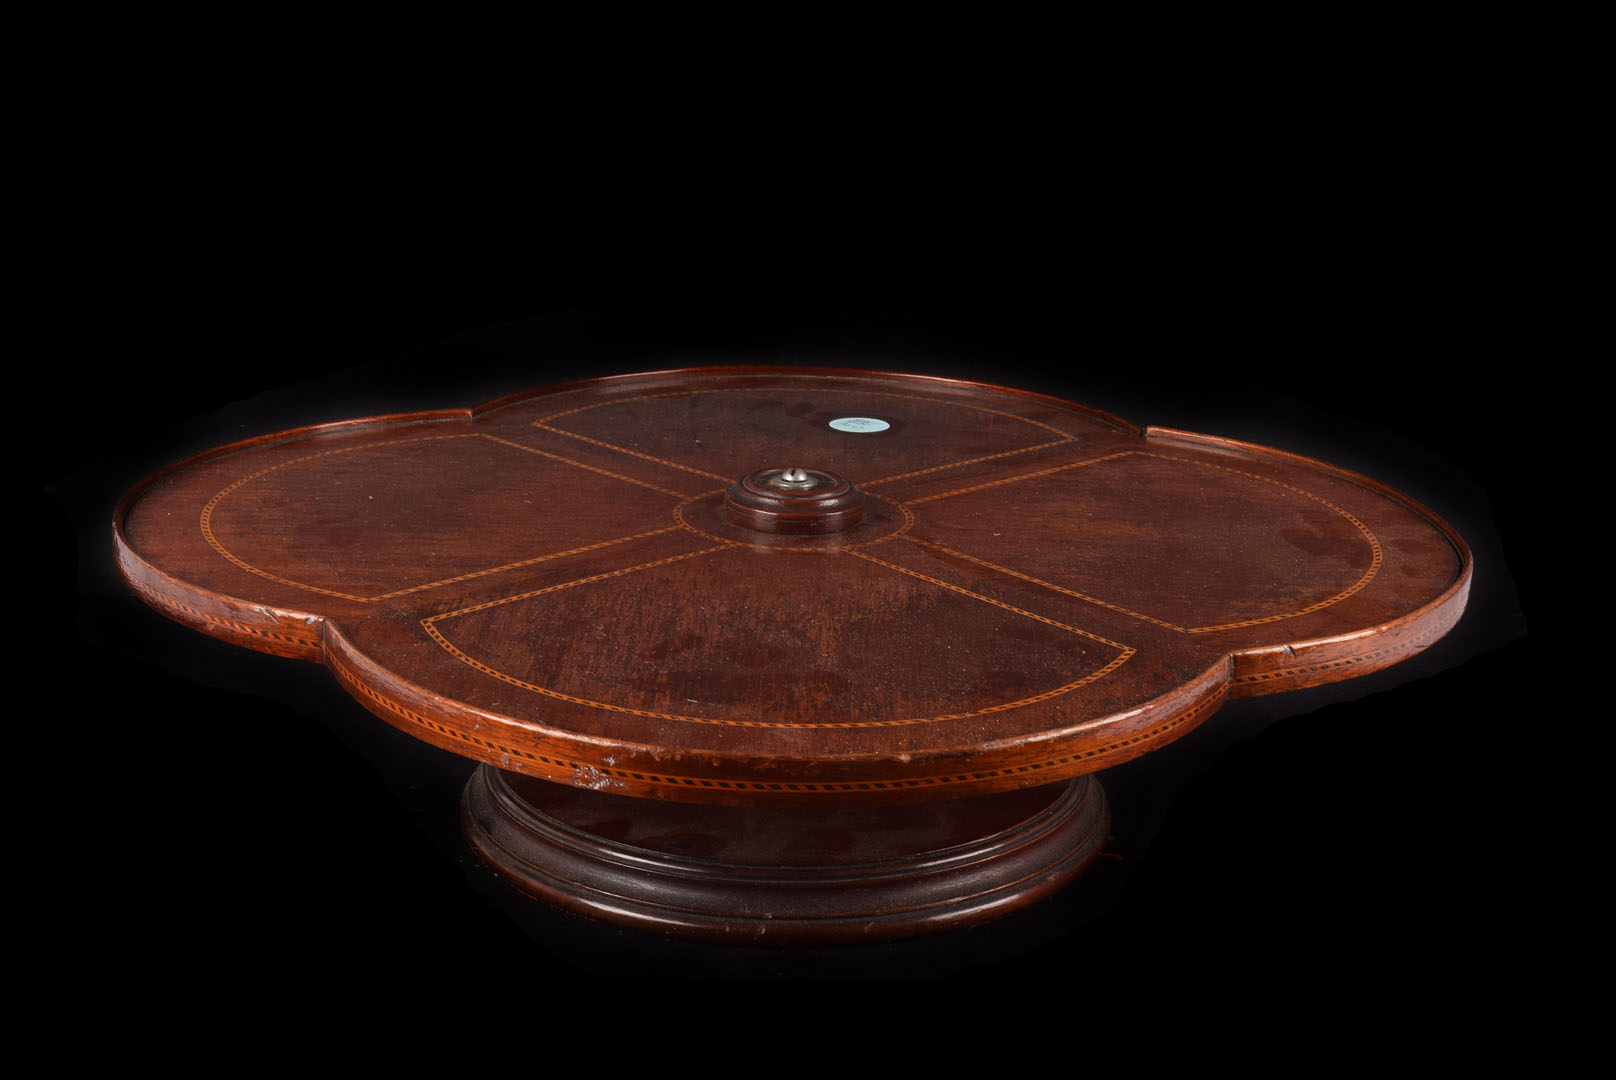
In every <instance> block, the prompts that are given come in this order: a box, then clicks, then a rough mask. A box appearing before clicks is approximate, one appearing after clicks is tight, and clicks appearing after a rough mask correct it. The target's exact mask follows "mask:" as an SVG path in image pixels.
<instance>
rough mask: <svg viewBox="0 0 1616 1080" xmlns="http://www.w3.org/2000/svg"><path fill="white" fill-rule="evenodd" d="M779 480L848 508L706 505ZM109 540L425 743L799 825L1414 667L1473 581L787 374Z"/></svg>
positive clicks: (1369, 545)
mask: <svg viewBox="0 0 1616 1080" xmlns="http://www.w3.org/2000/svg"><path fill="white" fill-rule="evenodd" d="M843 417H873V418H877V419H880V420H882V421H883V422H885V423H886V424H887V427H886V428H884V429H881V430H879V431H841V430H838V429H836V428H834V427H832V426H831V421H833V420H837V419H839V418H843ZM783 464H793V465H802V466H806V467H809V468H813V469H817V470H823V471H824V472H825V473H826V474H833V475H835V476H837V477H845V478H846V479H847V480H848V481H850V483H851V486H852V487H854V488H856V489H857V490H858V491H860V492H862V493H863V495H864V502H863V506H862V514H861V517H860V519H859V520H858V521H857V523H856V524H854V525H852V526H851V527H847V528H845V529H843V530H841V531H837V532H833V533H828V534H823V535H821V534H816V533H814V532H808V533H801V534H795V533H779V532H767V531H763V532H760V531H758V530H756V529H755V528H752V527H749V526H748V525H746V524H737V522H736V521H735V520H734V518H733V515H732V514H731V512H730V510H729V506H728V505H727V501H726V492H727V491H730V490H731V489H732V488H733V487H734V486H735V485H736V483H737V481H738V480H739V479H740V478H741V477H743V476H746V475H749V474H753V473H755V472H756V471H757V470H759V469H763V468H766V467H779V466H782V465H783ZM114 540H115V545H116V548H117V554H118V560H119V565H120V568H121V570H122V572H123V574H124V577H125V579H126V580H127V581H128V582H129V584H130V585H131V587H132V588H133V589H134V590H135V591H136V592H137V593H138V594H139V595H140V596H141V597H142V598H143V599H145V600H146V601H147V602H148V603H150V604H151V605H152V606H153V607H155V608H157V609H158V610H160V611H162V612H163V613H164V614H166V615H169V616H170V617H171V618H174V619H177V620H178V621H180V622H182V623H185V624H186V625H189V626H193V627H195V628H197V629H200V630H203V631H204V632H207V633H210V634H213V635H215V636H218V637H222V638H224V639H226V640H229V641H233V642H236V643H238V644H242V645H246V646H248V647H251V648H255V649H260V650H263V651H267V652H272V653H276V654H279V655H283V656H292V657H299V658H302V659H308V660H315V661H319V662H322V663H324V664H326V665H328V666H329V667H330V668H331V669H332V671H333V672H334V673H335V675H336V676H337V678H338V680H339V681H340V682H341V684H342V685H343V686H344V687H345V688H346V689H347V690H348V691H349V692H350V693H352V694H353V695H354V696H355V697H356V698H357V699H358V700H359V701H361V702H362V703H363V704H365V705H366V707H367V708H369V709H371V711H373V712H375V713H376V714H377V715H379V716H381V717H383V718H384V719H386V720H387V721H388V722H389V723H392V724H394V725H395V726H397V727H399V728H400V729H402V730H405V731H407V732H409V733H410V734H412V735H414V736H416V737H418V738H420V739H423V740H425V741H427V742H430V743H433V744H435V745H438V746H441V747H443V748H445V749H448V750H451V751H453V752H455V753H457V754H461V755H463V756H465V757H469V758H472V759H474V760H477V761H480V762H483V763H485V764H487V765H492V766H494V767H497V768H499V769H503V770H508V771H510V772H512V773H515V774H520V775H523V776H527V777H535V778H539V779H541V780H544V781H549V782H553V783H559V784H562V785H567V786H570V787H573V788H579V789H584V790H588V791H598V792H604V793H610V794H614V795H623V796H634V797H639V798H652V799H659V800H669V801H675V802H688V803H708V804H727V805H731V806H758V807H775V808H792V807H800V808H805V809H807V810H810V811H811V810H812V808H814V807H820V808H835V809H837V810H840V809H842V808H847V807H858V806H888V807H898V806H901V805H902V804H906V803H916V802H927V801H933V800H937V799H942V798H950V799H952V798H960V797H966V796H980V795H991V794H994V793H1005V792H1014V791H1018V790H1021V789H1026V788H1036V787H1042V786H1045V785H1049V784H1052V783H1056V782H1061V781H1070V780H1073V779H1074V778H1077V777H1081V776H1084V775H1086V774H1089V773H1092V772H1095V771H1098V770H1100V769H1104V768H1106V767H1108V766H1110V765H1114V764H1117V763H1120V762H1123V761H1126V760H1129V759H1131V758H1134V757H1137V756H1139V755H1141V754H1144V753H1146V752H1148V751H1150V750H1151V749H1153V748H1155V747H1157V746H1160V745H1163V744H1165V743H1167V742H1170V741H1172V740H1173V739H1176V738H1179V737H1180V736H1182V735H1183V734H1185V733H1186V732H1188V731H1190V730H1192V729H1193V728H1194V727H1195V726H1196V725H1198V724H1200V723H1202V722H1204V721H1205V720H1206V719H1207V718H1208V717H1209V716H1211V715H1212V714H1213V713H1214V712H1215V711H1216V710H1217V708H1218V707H1219V705H1221V704H1222V703H1223V702H1224V701H1225V700H1227V699H1228V698H1230V697H1234V696H1244V695H1253V694H1264V693H1273V692H1276V691H1279V690H1286V689H1292V688H1299V687H1306V686H1312V685H1317V684H1321V683H1326V682H1333V681H1336V680H1340V679H1345V678H1351V677H1353V676H1356V675H1360V674H1364V673H1368V672H1371V671H1375V670H1378V669H1380V668H1383V667H1386V666H1388V665H1390V664H1393V663H1395V662H1397V661H1398V660H1401V659H1404V658H1406V657H1407V656H1410V655H1413V654H1414V653H1415V652H1418V651H1419V650H1421V649H1423V648H1425V647H1426V646H1427V645H1429V644H1430V643H1431V642H1432V641H1434V640H1436V639H1437V638H1438V637H1440V636H1441V635H1442V634H1443V633H1445V632H1446V631H1447V630H1448V629H1449V628H1451V626H1452V625H1453V624H1454V622H1455V621H1456V620H1457V619H1458V617H1459V615H1460V614H1461V612H1462V611H1463V608H1464V603H1465V599H1466V595H1467V590H1468V586H1469V581H1470V573H1471V565H1470V557H1469V553H1468V551H1467V550H1466V548H1465V546H1464V543H1463V541H1462V540H1461V539H1460V538H1459V537H1458V536H1457V535H1456V534H1455V533H1454V532H1453V531H1452V530H1451V529H1450V528H1448V527H1447V526H1446V525H1445V524H1443V523H1442V522H1441V521H1440V520H1438V519H1436V518H1435V517H1434V515H1432V514H1431V513H1430V512H1429V511H1426V510H1425V509H1424V508H1422V507H1421V506H1419V505H1418V504H1417V503H1414V502H1413V501H1412V500H1410V499H1408V498H1406V497H1404V496H1402V495H1399V494H1398V493H1396V492H1393V491H1390V490H1388V489H1386V488H1384V487H1382V486H1380V485H1378V484H1376V483H1375V482H1374V481H1372V480H1369V479H1366V478H1364V477H1360V476H1356V475H1354V474H1352V473H1350V472H1347V471H1345V470H1341V469H1337V468H1334V467H1332V466H1328V465H1324V464H1322V463H1319V462H1315V461H1310V460H1308V459H1305V458H1301V457H1298V456H1295V455H1291V454H1287V453H1283V452H1280V451H1275V450H1271V449H1267V448H1263V447H1256V446H1251V445H1247V444H1242V443H1238V442H1234V441H1231V440H1225V439H1219V438H1215V437H1211V436H1204V435H1194V434H1190V433H1184V432H1177V431H1171V430H1163V429H1142V430H1141V429H1138V428H1135V427H1133V426H1131V425H1129V424H1127V423H1126V422H1124V421H1120V420H1118V419H1116V418H1114V417H1109V416H1106V415H1104V414H1101V413H1097V412H1096V411H1094V410H1091V409H1086V408H1083V407H1081V406H1076V405H1072V404H1069V403H1066V402H1062V401H1058V400H1055V399H1052V398H1047V397H1043V396H1040V395H1035V394H1029V393H1024V392H1019V391H1014V390H1006V389H1000V388H995V387H989V386H984V385H982V384H977V383H967V382H961V381H958V380H947V379H930V378H925V377H920V376H910V375H886V374H877V373H869V372H860V371H836V370H824V369H803V368H794V369H789V370H769V369H748V368H720V369H692V370H687V371H674V372H660V373H654V374H650V375H645V376H620V377H612V378H608V379H599V380H584V381H579V382H575V383H569V384H564V385H562V386H557V387H550V388H546V389H543V390H538V391H532V392H529V393H526V394H518V395H512V396H509V397H506V398H502V399H500V400H499V401H497V402H493V403H490V404H489V405H487V406H483V407H480V408H477V409H472V410H466V411H459V412H457V411H447V412H435V413H423V414H412V415H407V416H397V417H381V418H374V419H371V420H365V421H353V422H348V423H344V424H337V425H326V426H321V427H315V428H306V429H299V430H297V431H292V432H284V433H280V434H277V435H269V436H264V437H261V438H257V439H253V440H248V441H246V442H243V443H238V444H234V445H232V446H229V447H224V448H221V449H219V450H216V451H212V452H209V453H205V454H202V455H199V456H197V457H195V458H192V459H190V460H188V461H186V462H181V463H179V464H177V465H175V466H172V467H170V468H169V469H166V470H164V471H163V472H162V473H159V474H158V475H156V476H154V477H152V478H150V479H148V480H147V481H145V482H144V483H143V484H141V485H140V486H138V487H137V488H136V489H135V490H134V491H132V492H130V493H129V495H128V496H126V497H125V499H124V500H123V501H122V502H121V503H120V505H119V507H118V509H117V511H116V514H115V520H114ZM528 887H530V888H533V890H534V891H540V892H542V891H544V890H542V889H538V888H536V887H534V886H532V884H531V882H530V883H528ZM580 906H587V905H580Z"/></svg>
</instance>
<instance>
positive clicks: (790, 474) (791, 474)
mask: <svg viewBox="0 0 1616 1080" xmlns="http://www.w3.org/2000/svg"><path fill="white" fill-rule="evenodd" d="M768 482H769V486H770V487H777V488H788V489H790V490H793V491H800V490H802V489H803V488H810V487H813V486H814V478H813V476H812V475H811V474H810V473H809V472H808V470H807V469H804V468H802V467H801V466H800V465H799V466H793V467H791V468H789V469H782V470H781V471H780V472H779V473H777V474H775V475H774V476H772V477H770V478H769V481H768Z"/></svg>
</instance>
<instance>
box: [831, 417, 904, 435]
mask: <svg viewBox="0 0 1616 1080" xmlns="http://www.w3.org/2000/svg"><path fill="white" fill-rule="evenodd" d="M830 426H831V427H833V428H835V429H836V430H837V431H857V432H874V431H885V430H886V429H887V428H889V427H891V426H892V425H891V424H889V423H887V422H886V421H885V420H877V419H875V418H874V417H871V416H841V417H838V418H836V419H835V420H832V421H831V422H830Z"/></svg>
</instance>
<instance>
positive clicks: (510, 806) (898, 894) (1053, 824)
mask: <svg viewBox="0 0 1616 1080" xmlns="http://www.w3.org/2000/svg"><path fill="white" fill-rule="evenodd" d="M462 817H463V818H464V821H465V827H466V834H467V835H468V836H469V837H470V838H471V841H472V843H473V845H474V846H475V847H476V848H477V850H478V852H480V853H481V855H482V856H483V858H484V860H485V861H486V862H488V863H489V865H491V866H493V867H494V868H495V869H496V870H497V871H499V873H500V874H502V875H504V876H505V877H506V878H507V879H508V880H509V881H511V882H512V883H513V884H515V885H516V886H517V887H518V888H520V889H522V890H523V891H524V892H527V893H529V894H531V895H533V896H536V897H540V898H542V899H545V900H549V901H551V902H553V903H556V904H559V905H560V906H562V907H566V908H570V909H572V910H575V911H581V912H583V913H585V914H587V915H590V916H592V917H594V918H598V919H603V920H605V921H608V922H617V923H622V924H624V925H627V926H632V927H637V928H640V929H645V928H646V927H655V928H658V929H662V930H666V931H670V932H674V933H677V934H679V935H681V936H684V937H691V938H698V939H703V940H708V941H719V942H740V943H748V944H749V943H767V944H771V945H779V944H790V945H809V944H840V943H846V942H856V941H876V940H889V939H893V938H901V937H912V936H914V935H917V934H924V933H931V932H935V931H939V930H949V929H956V928H959V927H963V926H970V925H973V924H976V923H980V922H985V921H987V920H989V919H992V918H994V917H996V916H999V915H1002V914H1004V913H1005V912H1008V911H1013V910H1015V909H1017V908H1020V907H1023V906H1025V905H1027V904H1029V903H1032V902H1033V901H1035V900H1038V899H1040V898H1042V897H1044V896H1047V895H1049V894H1050V893H1052V892H1054V891H1055V890H1056V889H1058V888H1060V887H1061V886H1062V885H1064V884H1066V883H1067V882H1068V881H1070V880H1071V879H1072V878H1073V877H1075V876H1076V875H1077V874H1079V873H1080V872H1082V870H1083V869H1084V868H1085V867H1087V866H1088V865H1089V864H1090V863H1092V862H1093V861H1094V859H1095V858H1096V857H1097V856H1098V855H1099V853H1100V848H1101V845H1102V844H1103V843H1104V841H1105V837H1106V828H1107V826H1108V825H1109V823H1110V814H1109V812H1108V811H1107V808H1106V803H1105V793H1104V792H1103V791H1102V790H1101V789H1100V785H1099V784H1098V783H1097V782H1096V781H1094V779H1093V778H1091V777H1086V776H1083V777H1078V778H1077V779H1076V780H1073V781H1071V782H1069V783H1065V784H1054V785H1051V786H1049V787H1043V788H1027V789H1023V790H1020V791H1010V792H1001V793H999V794H997V795H984V796H980V797H977V798H972V799H942V800H937V801H934V802H929V803H909V804H906V805H903V806H894V807H842V808H840V809H828V810H827V809H824V808H819V807H802V808H795V809H783V810H782V809H770V810H764V809H753V810H736V809H733V808H730V807H724V806H703V805H700V804H695V803H672V802H657V803H651V804H647V803H645V802H644V801H643V800H630V799H624V798H623V797H622V796H618V795H602V794H597V793H595V792H591V791H587V790H584V789H580V788H569V787H563V786H561V785H558V784H550V783H546V782H545V781H542V780H535V779H534V778H532V777H526V776H516V775H514V774H510V773H502V772H500V771H498V770H496V769H490V768H489V767H488V766H486V765H484V766H482V767H481V768H479V769H478V770H477V772H476V773H475V774H474V775H473V777H472V780H471V783H469V784H468V785H467V786H466V795H465V800H464V803H463V805H462Z"/></svg>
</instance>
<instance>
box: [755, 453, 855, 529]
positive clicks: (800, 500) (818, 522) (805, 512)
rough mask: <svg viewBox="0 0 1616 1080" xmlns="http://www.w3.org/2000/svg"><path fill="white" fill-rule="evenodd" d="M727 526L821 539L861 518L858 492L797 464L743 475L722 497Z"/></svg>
mask: <svg viewBox="0 0 1616 1080" xmlns="http://www.w3.org/2000/svg"><path fill="white" fill-rule="evenodd" d="M724 513H725V515H726V516H727V517H728V518H729V520H730V522H731V523H732V524H735V525H740V526H743V527H745V528H748V529H752V530H754V531H756V532H765V533H787V534H796V535H799V536H824V535H826V534H827V533H838V532H843V531H845V530H847V529H851V528H852V527H853V526H855V525H857V524H858V523H859V522H860V521H862V520H863V518H864V493H863V492H862V491H860V490H859V489H858V488H856V487H854V486H853V485H852V484H851V483H850V482H849V481H848V480H847V479H845V478H844V477H840V476H837V475H836V474H835V473H833V472H826V471H825V470H824V469H813V468H807V467H804V466H801V465H788V466H775V467H773V468H768V469H759V470H758V471H757V472H754V473H748V474H747V475H746V476H743V477H741V478H740V479H739V480H738V481H736V482H735V483H734V484H733V485H732V486H731V487H730V489H729V490H728V491H726V492H725V493H724Z"/></svg>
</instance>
